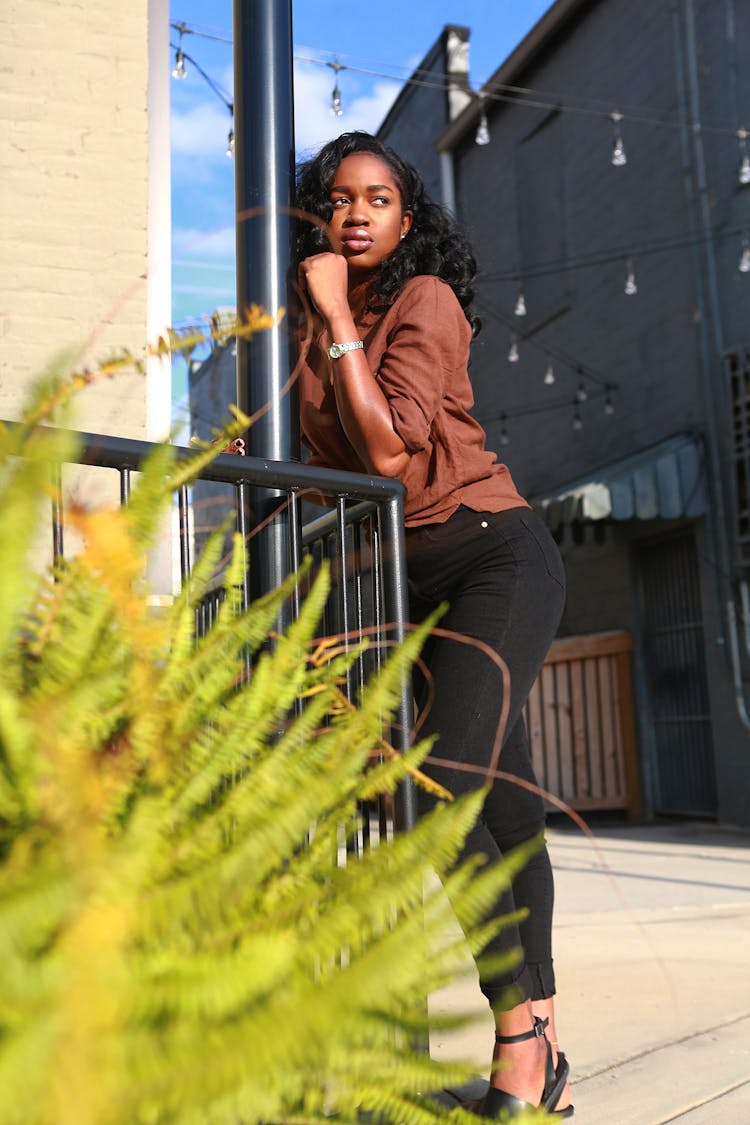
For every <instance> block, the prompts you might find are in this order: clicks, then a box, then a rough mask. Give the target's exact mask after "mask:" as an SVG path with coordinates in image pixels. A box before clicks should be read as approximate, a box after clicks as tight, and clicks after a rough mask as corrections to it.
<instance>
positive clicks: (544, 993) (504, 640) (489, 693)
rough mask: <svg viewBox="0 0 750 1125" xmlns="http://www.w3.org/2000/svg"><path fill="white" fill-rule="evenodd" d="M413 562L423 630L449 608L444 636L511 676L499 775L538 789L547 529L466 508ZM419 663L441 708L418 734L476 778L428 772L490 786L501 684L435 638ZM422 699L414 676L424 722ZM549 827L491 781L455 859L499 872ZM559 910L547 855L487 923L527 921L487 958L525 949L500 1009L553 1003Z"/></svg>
mask: <svg viewBox="0 0 750 1125" xmlns="http://www.w3.org/2000/svg"><path fill="white" fill-rule="evenodd" d="M406 557H407V569H408V576H409V595H410V615H411V618H412V620H413V621H415V622H416V621H421V620H422V619H423V618H424V617H425V615H426V614H427V613H428V612H430V611H431V610H432V609H433V608H434V607H435V606H436V605H439V604H440V603H441V602H448V604H449V607H450V608H449V610H448V612H447V613H446V614H444V616H443V617H442V618H441V619H440V621H439V622H438V624H439V626H440V627H441V628H444V629H450V630H453V631H455V632H457V633H463V634H467V635H468V636H470V637H476V638H479V639H480V640H482V641H484V642H486V643H487V644H488V645H490V646H491V647H492V648H493V649H494V650H495V651H497V652H498V653H499V654H500V655H501V656H502V657H503V659H504V660H505V662H506V664H507V665H508V668H509V670H510V695H511V700H510V711H509V714H508V722H507V726H506V731H505V738H504V741H503V745H502V750H501V753H500V760H499V763H498V768H499V769H501V770H504V771H506V772H508V773H511V774H513V775H515V776H517V777H519V778H523V779H525V780H528V781H532V782H533V781H535V778H534V771H533V769H532V765H531V757H530V754H529V744H528V737H527V734H526V727H525V723H524V720H523V715H522V709H523V706H524V704H525V702H526V699H527V697H528V694H529V691H530V690H531V687H532V685H533V683H534V680H535V679H536V677H537V674H538V672H539V670H540V668H541V666H542V663H543V661H544V658H545V656H546V654H547V650H548V649H549V646H550V643H551V642H552V639H553V637H554V635H555V631H556V629H557V626H558V623H559V620H560V615H561V613H562V608H563V602H564V599H565V575H564V570H563V564H562V559H561V558H560V553H559V551H558V549H557V546H556V544H555V542H554V540H553V539H552V536H551V535H550V533H549V531H548V530H547V527H546V526H545V524H544V523H543V522H542V520H541V519H540V518H539V517H538V516H537V515H536V514H535V513H534V512H533V511H532V510H531V509H529V508H512V509H510V510H508V511H505V512H473V511H471V510H470V509H468V508H465V507H463V506H462V507H460V508H459V509H458V511H457V512H455V513H454V514H453V516H451V518H450V519H449V520H448V521H447V522H446V523H444V524H430V525H428V526H425V527H420V528H407V531H406ZM423 657H424V659H425V662H426V664H427V667H428V668H429V672H430V675H431V677H432V679H433V683H434V698H433V700H432V704H431V707H430V710H429V713H428V715H427V718H426V720H425V723H424V726H423V727H422V729H421V731H420V734H424V735H427V734H432V733H437V734H438V736H439V737H438V741H437V742H436V744H435V746H434V747H433V751H432V753H433V754H434V755H435V756H436V757H440V758H447V759H450V760H451V761H454V762H459V763H471V764H472V765H474V766H478V767H479V770H478V771H477V772H468V771H465V770H461V769H451V768H448V767H444V766H435V765H429V764H428V765H427V766H426V767H425V768H426V770H427V771H428V772H429V773H430V775H431V776H432V777H434V778H435V780H436V781H439V782H440V783H441V784H442V785H444V786H445V787H446V788H447V789H448V790H449V791H450V792H451V793H453V794H454V795H456V796H457V795H459V794H461V793H465V792H467V791H469V790H473V789H477V788H479V787H481V786H482V785H483V784H484V781H485V778H484V774H483V773H482V770H483V769H486V768H487V767H488V766H489V764H490V760H491V756H492V747H493V743H494V739H495V735H496V732H497V725H498V720H499V717H500V710H501V706H502V679H501V674H500V670H499V669H498V667H497V665H495V664H494V663H493V662H492V661H491V660H490V659H489V657H488V656H487V655H486V653H483V652H481V651H480V650H479V649H477V648H475V647H473V646H471V645H466V644H460V643H459V642H457V641H454V640H449V639H446V638H443V637H435V636H433V637H430V638H429V639H428V641H427V644H426V646H425V649H424V652H423ZM426 692H427V687H426V685H425V683H424V681H423V680H422V678H421V677H420V675H419V673H417V674H416V678H415V693H416V698H417V704H418V706H419V709H420V714H421V713H422V708H423V706H424V703H425V698H426ZM432 804H433V798H431V797H429V796H428V795H427V794H425V793H424V792H423V791H421V790H420V791H419V806H420V811H425V810H426V809H428V808H430V807H431V805H432ZM544 823H545V814H544V804H543V801H542V798H541V797H540V796H538V795H537V794H535V793H531V792H529V791H528V790H527V789H524V788H521V787H520V786H517V785H514V784H513V783H512V782H509V781H503V780H501V779H498V780H495V781H494V782H493V783H492V785H491V789H490V791H489V793H488V795H487V798H486V800H485V803H484V807H483V810H482V813H481V815H480V817H479V819H478V821H477V823H476V824H475V826H474V828H473V829H472V831H471V832H470V834H469V836H468V837H467V839H466V842H465V845H464V849H463V853H462V855H461V857H460V859H465V858H468V857H469V856H475V855H481V856H483V857H485V859H486V861H487V862H490V863H491V862H496V861H497V860H498V859H499V858H500V857H501V856H502V855H503V853H506V852H508V851H509V850H510V849H511V848H513V847H515V846H516V845H517V844H520V843H523V842H524V841H526V840H529V839H531V838H532V837H534V836H536V835H538V834H539V833H541V832H543V830H544ZM553 899H554V890H553V882H552V868H551V865H550V861H549V856H548V854H547V849H546V847H545V848H543V849H542V850H541V851H538V852H536V853H535V854H534V856H533V857H532V859H531V860H530V861H529V863H528V864H527V865H526V866H525V867H524V869H523V870H522V871H521V872H520V873H519V874H518V875H517V876H516V878H515V880H514V882H513V886H512V889H510V890H508V891H506V892H504V893H503V894H502V895H501V896H500V898H499V899H498V900H497V902H496V903H495V904H494V906H493V908H492V911H491V914H490V916H492V917H497V916H500V915H506V914H511V913H512V912H513V911H514V910H516V909H520V908H526V909H527V910H528V916H527V917H526V919H525V921H522V922H521V923H520V924H519V925H515V924H511V925H507V926H505V927H504V928H503V929H502V930H501V931H500V933H499V934H498V935H497V936H496V937H495V938H494V939H493V940H492V941H491V942H490V944H489V945H488V946H487V947H486V949H485V953H486V954H494V953H504V952H509V951H511V950H514V949H518V948H519V947H520V948H521V950H522V951H523V960H522V961H521V963H520V964H518V965H517V966H516V967H515V968H513V969H512V970H510V971H509V972H507V973H504V974H502V975H499V974H498V975H494V976H492V977H489V978H486V979H480V985H481V988H482V991H483V992H484V994H485V996H486V997H487V999H488V1000H489V1002H490V1004H491V1006H492V1007H493V1009H495V1010H501V1009H505V1008H508V1007H513V1006H514V1005H515V1004H517V1003H519V1001H520V1000H522V999H532V1000H539V999H544V998H546V997H549V996H552V995H554V992H555V978H554V972H553V968H552V942H551V931H552V907H553ZM459 920H460V919H459Z"/></svg>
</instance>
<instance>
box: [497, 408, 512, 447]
mask: <svg viewBox="0 0 750 1125" xmlns="http://www.w3.org/2000/svg"><path fill="white" fill-rule="evenodd" d="M506 422H507V417H506V415H505V414H501V415H500V439H499V440H500V444H501V445H510V435H509V433H508V427H507V425H506Z"/></svg>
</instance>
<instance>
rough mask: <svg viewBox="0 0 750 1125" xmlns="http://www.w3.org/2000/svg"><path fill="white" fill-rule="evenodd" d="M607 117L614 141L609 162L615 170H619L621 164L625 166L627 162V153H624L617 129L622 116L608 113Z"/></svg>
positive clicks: (620, 135) (623, 145)
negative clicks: (610, 123) (608, 117)
mask: <svg viewBox="0 0 750 1125" xmlns="http://www.w3.org/2000/svg"><path fill="white" fill-rule="evenodd" d="M609 116H610V120H611V121H612V124H613V125H614V130H615V139H614V143H613V145H612V156H611V160H612V163H613V164H614V166H615V167H616V168H621V167H622V165H623V164H627V162H628V157H627V153H626V152H625V142H624V141H623V139H622V134H621V133H620V129H619V127H618V126H619V123H620V122H621V121H622V114H621V113H616V112H615V113H610V115H609Z"/></svg>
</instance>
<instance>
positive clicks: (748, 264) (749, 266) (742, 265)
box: [737, 234, 750, 273]
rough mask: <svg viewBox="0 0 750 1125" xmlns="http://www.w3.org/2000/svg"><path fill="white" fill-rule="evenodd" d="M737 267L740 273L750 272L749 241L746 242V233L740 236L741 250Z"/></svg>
mask: <svg viewBox="0 0 750 1125" xmlns="http://www.w3.org/2000/svg"><path fill="white" fill-rule="evenodd" d="M737 269H738V270H739V271H740V273H750V242H748V240H747V235H746V234H743V236H742V250H741V252H740V260H739V262H738V263H737Z"/></svg>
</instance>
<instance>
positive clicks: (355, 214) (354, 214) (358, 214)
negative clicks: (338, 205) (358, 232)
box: [346, 199, 367, 226]
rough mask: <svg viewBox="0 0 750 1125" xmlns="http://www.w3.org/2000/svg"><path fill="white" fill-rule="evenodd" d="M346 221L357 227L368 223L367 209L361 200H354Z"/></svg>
mask: <svg viewBox="0 0 750 1125" xmlns="http://www.w3.org/2000/svg"><path fill="white" fill-rule="evenodd" d="M346 220H347V222H348V223H351V224H352V225H356V226H362V224H363V223H366V222H367V209H366V207H365V205H364V204H363V203H362V201H361V200H360V201H357V200H356V199H355V200H353V202H352V204H351V206H350V208H349V213H348V215H347V216H346Z"/></svg>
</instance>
